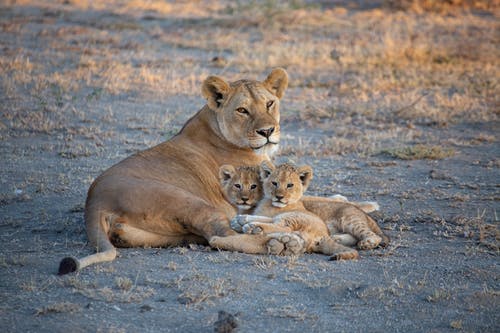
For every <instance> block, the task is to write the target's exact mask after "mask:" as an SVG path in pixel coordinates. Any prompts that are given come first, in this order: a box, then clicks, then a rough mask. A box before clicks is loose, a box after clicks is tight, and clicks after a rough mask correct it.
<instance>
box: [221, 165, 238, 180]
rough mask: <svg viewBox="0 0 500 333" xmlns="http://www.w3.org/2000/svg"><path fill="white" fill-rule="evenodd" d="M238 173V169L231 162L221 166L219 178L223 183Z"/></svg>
mask: <svg viewBox="0 0 500 333" xmlns="http://www.w3.org/2000/svg"><path fill="white" fill-rule="evenodd" d="M235 173H236V169H235V168H234V167H233V166H232V165H229V164H224V165H222V166H221V167H220V168H219V179H220V181H221V183H227V182H228V181H229V180H231V178H233V176H234V174H235Z"/></svg>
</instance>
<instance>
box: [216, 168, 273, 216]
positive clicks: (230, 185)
mask: <svg viewBox="0 0 500 333" xmlns="http://www.w3.org/2000/svg"><path fill="white" fill-rule="evenodd" d="M219 179H220V184H221V186H222V192H223V193H224V196H225V197H226V200H227V201H229V202H230V203H231V204H232V205H233V206H234V207H236V208H237V209H238V214H252V213H253V210H254V209H255V207H256V206H257V204H258V203H259V201H260V200H261V199H262V198H263V197H264V193H263V192H262V182H261V180H260V169H259V167H258V166H239V167H236V168H235V167H234V166H232V165H228V164H226V165H223V166H221V167H220V169H219Z"/></svg>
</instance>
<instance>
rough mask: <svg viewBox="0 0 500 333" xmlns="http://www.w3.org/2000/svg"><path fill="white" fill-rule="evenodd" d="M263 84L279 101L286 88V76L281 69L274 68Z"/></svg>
mask: <svg viewBox="0 0 500 333" xmlns="http://www.w3.org/2000/svg"><path fill="white" fill-rule="evenodd" d="M263 83H264V86H265V87H266V88H267V89H268V90H269V91H270V92H272V93H273V94H274V95H275V96H276V97H278V98H279V99H281V97H283V94H284V93H285V90H286V88H287V87H288V74H287V73H286V71H285V70H284V69H283V68H275V69H273V70H272V72H271V74H269V76H268V77H267V79H266V80H265V81H264V82H263Z"/></svg>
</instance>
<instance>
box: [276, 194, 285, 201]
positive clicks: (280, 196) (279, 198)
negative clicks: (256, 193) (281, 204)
mask: <svg viewBox="0 0 500 333" xmlns="http://www.w3.org/2000/svg"><path fill="white" fill-rule="evenodd" d="M283 198H284V196H283V195H276V199H278V200H281V199H283Z"/></svg>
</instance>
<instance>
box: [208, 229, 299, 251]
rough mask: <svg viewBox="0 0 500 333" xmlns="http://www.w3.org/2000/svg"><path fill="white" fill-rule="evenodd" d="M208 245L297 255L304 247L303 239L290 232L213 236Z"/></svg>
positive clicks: (236, 249)
mask: <svg viewBox="0 0 500 333" xmlns="http://www.w3.org/2000/svg"><path fill="white" fill-rule="evenodd" d="M210 246H212V247H215V248H218V249H221V250H228V251H236V252H244V253H251V254H276V255H298V254H301V253H303V252H304V249H305V248H304V240H303V239H302V238H301V237H299V236H298V235H296V234H292V233H272V234H261V235H246V234H237V235H232V236H227V237H218V236H214V237H212V238H211V239H210Z"/></svg>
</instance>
